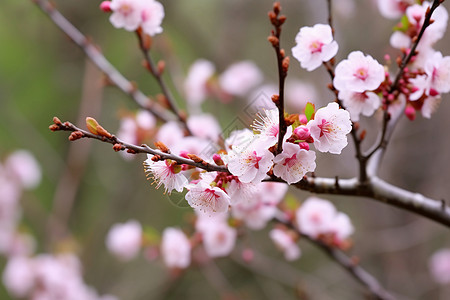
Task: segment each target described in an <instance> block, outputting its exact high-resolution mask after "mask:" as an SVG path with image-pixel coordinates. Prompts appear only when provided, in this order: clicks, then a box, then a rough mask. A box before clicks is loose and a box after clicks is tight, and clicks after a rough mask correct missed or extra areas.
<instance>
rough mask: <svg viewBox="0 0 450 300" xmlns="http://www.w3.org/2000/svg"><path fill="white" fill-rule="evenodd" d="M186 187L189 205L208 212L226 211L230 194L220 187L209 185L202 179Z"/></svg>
mask: <svg viewBox="0 0 450 300" xmlns="http://www.w3.org/2000/svg"><path fill="white" fill-rule="evenodd" d="M188 189H189V192H187V194H186V200H187V202H188V203H189V205H190V206H191V207H193V208H197V209H200V210H201V211H203V212H204V213H209V214H214V213H223V212H226V211H228V206H229V205H230V196H228V194H227V193H225V192H224V191H223V190H222V189H220V188H218V187H215V186H211V185H210V184H208V183H206V182H205V181H204V180H201V181H199V182H198V183H197V184H195V185H192V186H191V187H190V188H188Z"/></svg>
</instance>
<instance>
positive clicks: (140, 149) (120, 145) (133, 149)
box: [51, 122, 229, 173]
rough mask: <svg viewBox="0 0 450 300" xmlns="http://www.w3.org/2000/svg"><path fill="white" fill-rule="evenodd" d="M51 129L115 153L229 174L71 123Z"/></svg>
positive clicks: (56, 124)
mask: <svg viewBox="0 0 450 300" xmlns="http://www.w3.org/2000/svg"><path fill="white" fill-rule="evenodd" d="M51 127H52V128H51V130H52V131H69V132H73V133H79V136H77V137H76V138H75V139H80V138H91V139H96V140H99V141H102V142H105V143H108V144H111V145H114V147H113V148H114V150H115V151H123V150H129V152H130V153H146V154H151V155H155V156H159V157H160V159H163V160H165V159H170V160H173V161H175V162H177V163H179V164H185V165H190V166H193V167H197V168H201V169H204V170H206V171H208V172H214V171H217V172H227V173H229V171H228V169H227V168H226V167H224V166H218V165H213V164H210V163H208V162H206V161H203V160H202V161H200V162H195V161H193V160H190V159H187V158H184V157H181V156H178V155H174V154H171V153H166V152H162V151H160V150H156V149H152V148H150V147H149V146H147V145H145V144H143V145H141V146H137V145H133V144H130V143H127V142H125V141H122V140H120V139H119V138H117V137H116V136H114V135H111V137H109V138H108V137H106V136H101V135H96V134H93V133H90V132H89V131H86V130H83V129H81V128H78V127H77V126H75V125H73V124H72V123H70V122H64V123H59V122H55V124H54V125H51ZM75 139H73V138H72V139H71V140H75Z"/></svg>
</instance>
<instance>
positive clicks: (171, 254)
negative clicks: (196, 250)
mask: <svg viewBox="0 0 450 300" xmlns="http://www.w3.org/2000/svg"><path fill="white" fill-rule="evenodd" d="M161 254H162V258H163V260H164V263H165V264H166V266H167V267H169V268H180V269H184V268H187V267H188V266H189V265H190V263H191V243H190V242H189V239H188V238H187V237H186V235H185V234H184V233H183V232H182V231H181V230H180V229H177V228H172V227H168V228H166V229H164V231H163V234H162V242H161Z"/></svg>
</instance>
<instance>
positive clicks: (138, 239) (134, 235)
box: [106, 220, 142, 261]
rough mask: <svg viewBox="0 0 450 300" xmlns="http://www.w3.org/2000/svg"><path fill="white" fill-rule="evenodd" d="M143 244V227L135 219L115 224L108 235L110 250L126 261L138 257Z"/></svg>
mask: <svg viewBox="0 0 450 300" xmlns="http://www.w3.org/2000/svg"><path fill="white" fill-rule="evenodd" d="M141 246H142V227H141V224H139V222H137V221H135V220H130V221H128V222H126V223H118V224H114V225H113V226H112V227H111V229H110V230H109V232H108V235H107V237H106V247H107V248H108V250H109V251H110V252H111V253H113V254H114V255H116V256H117V257H118V258H120V259H122V260H124V261H127V260H130V259H132V258H134V257H136V255H137V254H138V252H139V250H140V249H141Z"/></svg>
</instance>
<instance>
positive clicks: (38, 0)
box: [32, 0, 174, 122]
mask: <svg viewBox="0 0 450 300" xmlns="http://www.w3.org/2000/svg"><path fill="white" fill-rule="evenodd" d="M32 1H33V2H34V3H35V4H36V5H37V6H38V7H39V8H40V9H41V10H42V11H43V12H44V13H45V14H46V15H47V16H48V17H49V18H50V19H51V20H52V21H53V23H54V24H55V25H56V26H57V27H58V28H59V29H61V30H62V31H63V32H64V33H65V34H66V35H67V36H68V37H69V38H70V39H71V40H72V41H73V42H74V43H75V44H77V45H78V46H79V47H80V48H81V50H83V52H84V53H85V54H86V56H87V57H88V58H89V59H90V60H91V61H92V62H93V63H94V64H95V65H96V66H97V67H98V68H99V69H100V70H101V71H102V72H103V73H104V74H105V75H106V76H107V77H108V79H109V81H110V82H111V83H113V84H114V85H115V86H117V87H118V88H119V89H120V90H121V91H123V92H124V93H125V94H127V95H129V96H130V97H131V99H132V100H133V101H134V102H135V103H136V104H137V105H138V106H139V107H140V108H141V109H144V110H147V111H149V112H150V113H152V114H153V115H154V116H155V117H157V118H158V119H160V120H162V121H164V122H168V121H171V120H174V116H173V114H172V113H170V112H169V111H167V110H166V109H165V108H163V107H162V106H161V105H159V104H158V103H156V102H153V101H150V99H149V98H148V97H147V96H145V95H144V93H142V92H141V91H140V90H139V89H138V88H137V87H136V85H135V84H134V83H132V82H130V81H129V80H128V79H126V78H125V77H124V76H123V75H122V74H121V73H120V72H119V71H118V70H117V69H116V68H115V67H114V66H113V65H112V64H111V63H110V62H109V61H108V60H107V59H106V58H105V56H104V55H103V54H102V53H101V51H100V50H99V49H98V47H96V46H95V45H94V44H93V42H92V40H91V39H89V38H87V37H86V36H85V35H83V34H82V33H81V32H80V31H79V30H78V29H77V28H76V27H75V26H74V25H73V24H72V23H70V22H69V21H68V20H67V19H66V18H65V17H64V16H63V15H62V14H61V13H60V12H59V11H58V10H57V9H56V8H55V7H54V5H52V4H50V3H49V2H48V1H46V0H32Z"/></svg>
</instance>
